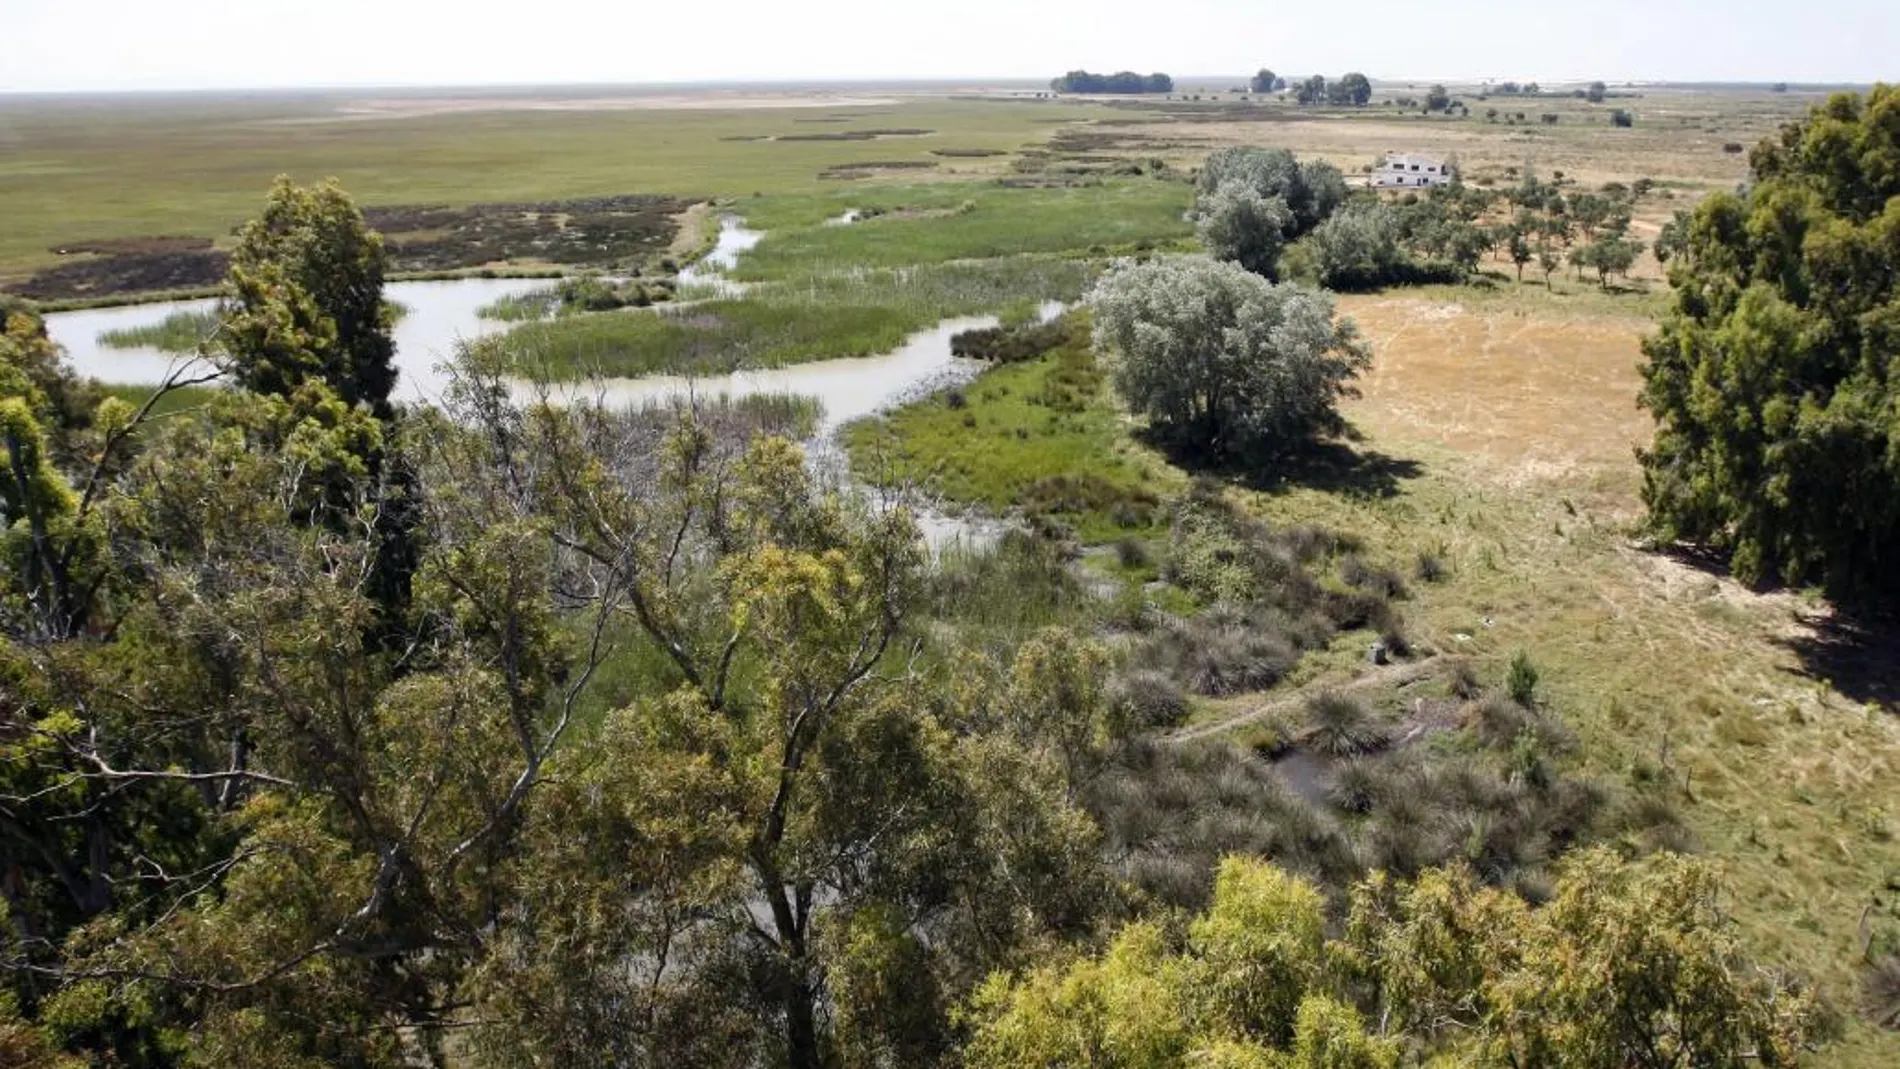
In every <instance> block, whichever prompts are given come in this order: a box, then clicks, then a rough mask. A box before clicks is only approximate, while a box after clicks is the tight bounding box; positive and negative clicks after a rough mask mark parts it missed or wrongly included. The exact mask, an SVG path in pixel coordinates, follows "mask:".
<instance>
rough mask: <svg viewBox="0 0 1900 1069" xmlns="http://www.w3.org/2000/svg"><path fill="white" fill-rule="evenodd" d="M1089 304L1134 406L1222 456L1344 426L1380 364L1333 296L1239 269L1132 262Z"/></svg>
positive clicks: (1294, 442)
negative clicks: (1355, 393)
mask: <svg viewBox="0 0 1900 1069" xmlns="http://www.w3.org/2000/svg"><path fill="white" fill-rule="evenodd" d="M1089 304H1090V307H1091V308H1092V309H1093V310H1094V314H1095V337H1096V344H1097V346H1098V347H1099V348H1101V349H1103V350H1105V351H1107V352H1111V353H1113V354H1114V355H1115V363H1114V370H1113V378H1114V383H1115V387H1116V389H1117V390H1118V391H1119V392H1120V394H1121V395H1122V397H1123V399H1124V400H1125V401H1126V402H1127V403H1128V406H1129V407H1130V408H1132V409H1134V410H1135V411H1136V412H1139V413H1142V414H1143V415H1145V416H1147V417H1148V418H1149V419H1150V420H1151V421H1153V423H1154V425H1155V426H1156V427H1157V428H1159V429H1161V430H1163V431H1164V432H1166V433H1169V434H1172V435H1175V436H1177V437H1178V438H1179V439H1180V440H1181V441H1183V442H1184V443H1186V444H1189V445H1192V446H1194V447H1195V448H1199V449H1205V450H1207V451H1209V452H1211V453H1215V454H1223V453H1231V454H1238V455H1249V454H1257V453H1271V452H1275V451H1280V450H1285V449H1290V448H1294V447H1297V446H1299V445H1300V444H1302V443H1304V442H1306V441H1308V440H1310V439H1311V438H1312V437H1313V436H1314V435H1317V434H1324V433H1330V432H1335V431H1337V430H1339V429H1340V428H1341V423H1340V419H1339V413H1338V409H1337V408H1336V403H1337V401H1338V399H1339V398H1340V397H1341V396H1343V395H1346V394H1348V393H1349V392H1350V389H1351V386H1350V384H1351V380H1352V378H1353V377H1354V376H1355V375H1357V374H1358V373H1359V371H1360V370H1361V369H1363V368H1364V367H1366V366H1367V365H1368V364H1369V363H1370V360H1371V357H1370V355H1369V354H1368V352H1367V350H1366V349H1365V348H1364V347H1363V346H1361V345H1360V344H1359V342H1358V341H1357V337H1356V332H1355V330H1354V328H1353V326H1352V323H1351V322H1350V321H1335V319H1334V317H1333V303H1332V299H1331V297H1330V296H1329V295H1327V294H1325V293H1323V292H1319V291H1315V290H1309V289H1305V288H1303V287H1300V286H1294V285H1280V286H1276V285H1274V284H1273V283H1271V282H1268V281H1267V280H1265V279H1263V278H1261V277H1260V276H1258V275H1255V274H1252V273H1250V272H1248V271H1246V270H1245V269H1243V268H1241V267H1240V266H1238V265H1236V264H1229V263H1219V262H1216V261H1212V260H1201V259H1179V260H1169V261H1161V262H1156V263H1149V264H1140V265H1133V266H1125V267H1122V268H1120V269H1118V270H1116V271H1113V272H1111V273H1110V274H1108V275H1107V276H1106V277H1104V278H1103V279H1102V281H1101V282H1100V283H1098V284H1097V285H1096V288H1095V290H1094V292H1093V293H1091V294H1090V296H1089Z"/></svg>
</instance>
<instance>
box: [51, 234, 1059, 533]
mask: <svg viewBox="0 0 1900 1069" xmlns="http://www.w3.org/2000/svg"><path fill="white" fill-rule="evenodd" d="M763 236H764V235H763V234H761V233H760V232H758V231H756V230H749V229H747V228H746V227H745V226H744V225H743V223H742V222H741V221H740V220H738V219H735V218H731V217H728V218H727V219H725V220H723V221H722V224H721V227H720V233H719V237H718V240H717V243H716V244H715V245H714V247H713V249H712V250H711V251H710V252H708V253H707V254H706V255H705V256H704V257H702V258H701V259H700V260H699V261H698V262H697V263H695V264H693V265H692V266H690V267H688V268H686V269H685V270H683V271H681V272H680V276H679V281H680V283H681V286H682V287H687V286H691V287H694V288H697V289H699V290H701V291H702V292H703V291H707V290H710V291H712V292H714V293H716V294H718V295H720V296H728V295H737V294H738V293H740V292H742V291H743V289H744V285H743V284H742V283H739V282H737V281H734V280H732V279H731V278H729V277H727V275H726V272H727V271H729V270H731V268H732V267H733V266H734V265H735V264H736V263H737V262H738V258H739V256H740V255H741V254H742V253H744V252H746V251H747V250H749V249H751V248H752V247H753V246H755V245H757V244H758V243H759V240H760V238H762V237H763ZM548 284H549V283H548V282H547V280H545V279H481V278H469V279H452V280H446V281H435V282H396V283H391V284H390V285H389V287H388V289H387V291H386V292H387V294H388V297H389V299H390V300H393V301H398V302H401V303H402V304H403V305H405V306H406V307H407V308H408V313H407V314H406V315H405V316H404V317H403V319H402V320H401V322H399V323H398V324H397V325H396V328H395V331H394V334H395V342H396V366H397V369H398V371H399V373H400V374H399V377H398V379H397V384H396V393H397V395H398V396H399V397H400V398H402V399H404V400H407V401H420V402H433V401H435V400H437V399H439V398H440V397H441V395H442V391H443V389H444V387H445V386H446V385H447V376H446V375H445V374H443V371H442V368H441V365H442V364H444V362H446V361H448V360H449V359H451V358H452V357H453V356H454V354H455V347H456V344H457V343H458V342H461V341H464V340H472V339H475V338H479V337H482V336H484V335H489V334H495V333H498V332H500V331H502V330H505V329H506V328H507V327H508V326H510V324H507V323H502V322H496V321H493V320H486V319H483V318H481V317H480V316H479V315H477V314H476V313H477V312H478V311H479V310H480V309H481V308H482V307H483V306H485V305H488V304H491V303H493V302H494V301H496V300H498V299H500V298H502V297H510V296H517V295H520V294H524V293H528V292H530V291H532V290H535V289H540V288H545V287H546V286H547V285H548ZM214 305H215V302H214V301H210V300H196V301H166V302H161V303H155V304H141V305H133V306H129V307H121V308H101V309H89V310H86V311H76V312H55V313H53V314H51V315H48V316H47V317H46V324H47V330H48V333H49V334H50V335H51V336H52V338H53V340H54V341H56V342H58V343H59V344H60V345H62V346H63V347H64V348H65V350H66V353H67V357H68V359H70V360H71V361H72V362H73V366H74V368H75V369H76V370H77V371H79V372H80V373H81V374H82V375H88V376H92V377H95V378H98V379H101V380H103V381H105V382H112V383H135V384H149V383H158V382H161V381H163V380H164V379H165V377H166V375H167V374H168V373H169V372H170V371H171V370H172V369H173V368H175V367H176V366H177V365H178V364H179V363H180V361H181V358H179V357H175V356H172V355H169V354H167V353H164V352H162V351H160V350H158V349H155V348H149V347H143V348H136V349H117V348H112V347H110V346H107V345H104V344H103V343H101V342H100V340H99V339H100V336H101V335H102V334H104V333H106V332H108V331H114V330H125V329H130V328H135V327H142V326H151V325H156V324H158V323H160V322H162V321H164V319H165V318H166V317H167V316H170V315H172V314H173V313H176V312H188V311H208V310H210V309H211V308H212V307H213V306H214ZM1061 311H1062V305H1060V304H1055V303H1051V304H1048V305H1045V306H1044V307H1043V315H1044V317H1045V318H1048V317H1051V316H1054V315H1057V314H1060V312H1061ZM601 314H653V313H651V312H647V311H640V312H623V313H601ZM995 324H996V319H995V317H993V316H982V317H967V318H960V319H947V320H944V321H942V322H940V323H938V324H937V325H936V326H933V327H930V328H928V329H925V330H921V331H918V332H917V333H915V334H913V335H911V336H910V337H909V338H907V339H905V341H904V343H903V344H902V345H900V346H898V347H897V348H896V349H894V350H892V351H891V352H888V353H884V354H882V355H879V356H871V357H860V358H851V359H839V360H820V361H815V362H812V363H805V364H795V365H791V366H788V367H781V368H765V369H760V370H754V371H736V372H732V373H731V374H727V375H711V376H703V377H687V376H679V375H647V376H642V377H639V378H620V379H593V380H588V381H584V382H573V383H561V384H555V385H553V386H551V387H549V388H548V392H549V393H551V394H552V396H554V397H555V398H557V399H566V400H593V401H599V402H601V403H605V404H609V405H616V406H618V405H626V406H639V405H648V404H664V403H669V402H671V401H674V400H678V399H692V398H708V399H710V398H713V397H718V396H727V397H743V396H746V395H748V394H760V393H768V394H774V393H776V394H801V395H804V396H807V397H813V398H816V399H817V400H818V401H819V402H820V403H821V404H822V405H823V406H824V416H823V418H822V419H821V420H820V422H819V425H818V428H817V431H816V433H815V435H814V436H813V438H812V439H811V440H810V441H809V442H807V443H806V445H807V453H808V456H809V457H810V458H811V462H812V466H813V470H814V471H815V472H817V473H818V474H819V475H820V476H821V477H822V478H824V479H825V480H827V481H828V482H831V483H833V484H834V485H845V484H848V483H849V482H850V481H851V480H850V464H849V462H848V460H847V458H846V457H845V455H844V448H843V446H842V444H841V442H840V440H839V433H838V432H839V430H840V429H841V428H843V426H844V425H845V424H847V423H850V422H852V421H854V420H858V419H862V418H864V417H866V416H869V415H872V414H874V413H876V412H879V411H882V410H885V409H888V408H890V407H893V406H894V405H897V404H899V403H902V402H903V401H905V400H908V399H910V398H913V397H916V396H920V395H922V394H924V393H926V392H929V391H931V390H934V389H937V388H940V387H942V386H946V385H951V384H954V383H957V382H961V381H967V380H969V379H971V378H974V377H975V376H976V374H977V373H978V372H979V371H981V370H982V369H983V366H984V365H983V364H982V362H980V361H976V360H968V359H960V358H957V357H953V356H952V355H951V354H950V339H951V338H952V337H953V336H954V335H956V334H958V333H960V332H962V331H965V330H971V329H974V328H977V327H987V326H994V325H995ZM515 395H516V397H517V399H518V400H523V401H525V400H530V399H534V398H537V397H540V396H543V395H544V393H543V390H542V388H541V387H539V386H537V385H535V384H531V383H527V382H520V383H517V384H516V385H515ZM923 526H924V529H925V534H926V536H927V537H928V539H929V541H930V542H931V544H932V545H933V546H937V547H939V548H941V547H942V546H943V545H946V544H948V543H951V542H956V541H961V542H964V543H965V544H970V543H984V542H988V541H990V540H993V539H994V538H995V537H996V536H997V535H998V534H999V533H1000V532H1001V531H1002V530H1003V526H1002V525H1001V524H999V523H996V522H994V521H987V520H974V519H965V518H960V517H952V516H950V515H947V514H941V513H926V514H925V515H924V516H923Z"/></svg>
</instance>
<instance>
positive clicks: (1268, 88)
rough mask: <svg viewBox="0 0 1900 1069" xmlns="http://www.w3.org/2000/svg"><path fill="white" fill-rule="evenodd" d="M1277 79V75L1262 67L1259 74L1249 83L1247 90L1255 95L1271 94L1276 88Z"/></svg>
mask: <svg viewBox="0 0 1900 1069" xmlns="http://www.w3.org/2000/svg"><path fill="white" fill-rule="evenodd" d="M1279 77H1280V76H1279V75H1277V74H1275V73H1273V72H1272V71H1270V70H1268V69H1267V68H1265V67H1262V68H1260V73H1258V74H1256V75H1254V76H1253V81H1252V82H1251V83H1249V88H1251V89H1252V90H1253V91H1254V92H1256V93H1271V92H1273V91H1274V89H1275V88H1276V87H1277V86H1278V84H1279Z"/></svg>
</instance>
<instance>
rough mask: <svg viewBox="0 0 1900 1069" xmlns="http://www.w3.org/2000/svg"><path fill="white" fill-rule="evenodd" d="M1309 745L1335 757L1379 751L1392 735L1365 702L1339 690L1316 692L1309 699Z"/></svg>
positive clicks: (1307, 720) (1307, 736) (1390, 739)
mask: <svg viewBox="0 0 1900 1069" xmlns="http://www.w3.org/2000/svg"><path fill="white" fill-rule="evenodd" d="M1305 741H1306V745H1307V746H1309V747H1311V748H1312V749H1314V750H1316V751H1318V752H1320V753H1324V754H1330V755H1332V756H1334V757H1356V756H1358V755H1360V754H1368V753H1376V752H1378V751H1379V750H1382V749H1384V748H1385V747H1386V746H1388V745H1390V744H1391V741H1392V736H1391V735H1390V733H1388V732H1387V731H1386V729H1385V725H1383V724H1381V723H1380V722H1379V717H1378V714H1376V713H1374V712H1373V711H1372V710H1371V709H1369V708H1367V707H1366V705H1365V703H1364V702H1361V701H1359V700H1358V699H1357V698H1353V697H1351V696H1350V695H1346V694H1341V693H1339V692H1337V691H1327V692H1324V693H1321V694H1316V695H1314V696H1313V697H1312V698H1311V699H1309V700H1308V701H1307V703H1306V735H1305Z"/></svg>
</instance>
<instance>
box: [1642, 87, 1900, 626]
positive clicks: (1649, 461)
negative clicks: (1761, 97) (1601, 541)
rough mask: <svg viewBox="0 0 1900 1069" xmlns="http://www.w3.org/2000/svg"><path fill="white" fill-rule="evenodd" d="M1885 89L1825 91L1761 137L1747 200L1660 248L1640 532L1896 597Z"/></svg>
mask: <svg viewBox="0 0 1900 1069" xmlns="http://www.w3.org/2000/svg"><path fill="white" fill-rule="evenodd" d="M1897 131H1900V89H1895V88H1894V87H1891V86H1877V87H1875V88H1874V90H1873V91H1872V92H1871V93H1870V94H1869V95H1868V96H1866V97H1865V98H1862V97H1860V96H1857V95H1853V94H1840V95H1836V96H1834V97H1833V98H1831V99H1830V100H1829V101H1828V102H1827V103H1826V104H1824V105H1820V106H1818V107H1816V108H1814V109H1813V110H1812V112H1811V113H1810V114H1809V116H1808V117H1807V118H1806V119H1805V120H1803V121H1801V122H1798V123H1793V124H1790V125H1788V126H1787V127H1785V128H1784V129H1783V130H1782V132H1781V134H1780V136H1778V137H1776V138H1771V139H1769V140H1767V141H1764V142H1763V143H1762V144H1761V145H1760V146H1759V147H1757V148H1756V149H1755V151H1754V154H1753V156H1752V157H1751V161H1750V162H1751V164H1752V167H1753V170H1754V173H1755V182H1754V183H1753V185H1752V186H1751V187H1750V188H1749V189H1748V191H1747V192H1746V193H1745V194H1739V195H1738V194H1727V193H1724V194H1717V195H1715V196H1712V197H1710V198H1708V199H1707V200H1705V201H1704V202H1703V203H1702V204H1701V205H1699V206H1698V207H1697V208H1696V210H1695V214H1694V216H1693V217H1692V218H1691V219H1689V220H1687V221H1686V227H1685V225H1684V223H1682V222H1678V223H1677V224H1676V228H1675V231H1674V232H1673V233H1672V234H1670V236H1669V239H1670V240H1669V242H1668V245H1669V248H1670V249H1671V251H1672V252H1673V255H1672V256H1671V258H1670V279H1671V281H1672V283H1673V284H1674V286H1675V289H1676V298H1675V302H1674V306H1673V308H1672V310H1671V311H1670V313H1669V315H1668V316H1667V318H1666V319H1665V320H1664V322H1663V325H1662V330H1661V331H1660V332H1659V333H1658V334H1657V335H1656V336H1655V337H1654V338H1652V339H1651V340H1649V341H1648V342H1647V343H1646V344H1645V345H1644V353H1645V355H1646V357H1647V362H1646V364H1645V366H1644V370H1643V375H1644V389H1643V394H1642V402H1643V405H1644V406H1645V407H1646V408H1648V409H1649V411H1650V412H1651V413H1652V414H1653V415H1654V416H1655V418H1656V422H1657V430H1656V436H1655V440H1654V442H1653V443H1652V444H1651V446H1650V448H1649V449H1647V450H1646V451H1644V453H1643V455H1642V462H1643V469H1644V491H1643V497H1644V501H1645V502H1646V504H1647V505H1648V508H1649V521H1650V524H1651V527H1652V529H1653V530H1654V531H1655V533H1656V534H1657V535H1658V536H1659V537H1661V538H1663V539H1665V540H1669V541H1677V540H1683V541H1690V542H1697V543H1703V544H1706V545H1708V546H1710V547H1713V548H1715V549H1717V550H1720V551H1723V552H1726V553H1728V554H1730V555H1731V558H1732V561H1733V566H1734V568H1735V571H1736V574H1737V575H1739V576H1741V577H1743V578H1744V579H1748V580H1757V581H1780V582H1786V583H1819V584H1823V585H1824V586H1825V587H1826V588H1827V589H1828V590H1830V591H1831V592H1833V593H1834V594H1835V595H1837V596H1839V597H1841V598H1844V599H1850V600H1870V599H1881V600H1887V601H1891V600H1892V599H1893V597H1894V596H1895V594H1896V593H1897V592H1900V569H1896V568H1895V567H1894V560H1895V557H1896V554H1900V445H1897V444H1896V443H1900V418H1897V417H1896V415H1895V413H1896V411H1900V392H1896V387H1895V385H1894V376H1893V372H1892V367H1891V364H1892V362H1893V360H1894V357H1895V353H1896V352H1897V351H1900V311H1896V309H1900V289H1897V288H1896V286H1897V285H1900V283H1897V282H1896V279H1900V270H1897V268H1900V132H1897Z"/></svg>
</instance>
